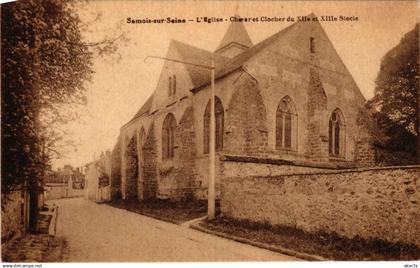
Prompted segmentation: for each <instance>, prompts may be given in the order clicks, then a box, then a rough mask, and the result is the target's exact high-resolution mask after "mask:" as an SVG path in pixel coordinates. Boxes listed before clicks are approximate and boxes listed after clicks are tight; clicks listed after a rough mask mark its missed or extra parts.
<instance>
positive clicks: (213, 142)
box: [207, 54, 216, 220]
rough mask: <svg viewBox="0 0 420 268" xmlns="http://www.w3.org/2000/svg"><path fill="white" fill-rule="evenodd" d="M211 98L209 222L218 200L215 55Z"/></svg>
mask: <svg viewBox="0 0 420 268" xmlns="http://www.w3.org/2000/svg"><path fill="white" fill-rule="evenodd" d="M211 67H212V69H211V96H210V148H209V149H210V150H209V179H208V181H209V182H208V183H209V187H208V197H207V217H208V219H209V220H213V219H214V218H215V215H216V212H215V207H216V204H215V203H216V198H215V188H216V187H215V179H214V168H215V166H214V164H215V154H216V149H215V145H216V133H215V132H216V131H215V128H216V124H215V116H214V103H215V101H214V95H215V93H214V91H215V90H214V69H215V68H214V55H213V54H212V55H211Z"/></svg>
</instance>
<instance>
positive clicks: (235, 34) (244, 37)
mask: <svg viewBox="0 0 420 268" xmlns="http://www.w3.org/2000/svg"><path fill="white" fill-rule="evenodd" d="M230 43H237V44H240V45H243V46H245V47H252V41H251V38H249V35H248V32H247V31H246V29H245V25H244V24H243V23H242V22H232V23H231V24H230V25H229V28H228V29H227V31H226V33H225V36H224V37H223V39H222V42H220V44H219V46H218V47H217V49H216V51H217V50H219V49H222V48H224V47H226V46H227V45H229V44H230Z"/></svg>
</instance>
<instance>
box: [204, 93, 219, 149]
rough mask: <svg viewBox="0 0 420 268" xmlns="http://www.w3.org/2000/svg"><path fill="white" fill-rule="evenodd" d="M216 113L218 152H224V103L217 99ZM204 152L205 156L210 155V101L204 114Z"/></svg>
mask: <svg viewBox="0 0 420 268" xmlns="http://www.w3.org/2000/svg"><path fill="white" fill-rule="evenodd" d="M214 100H215V103H214V104H215V111H214V114H215V116H216V129H215V131H216V140H215V141H216V151H221V150H223V127H224V110H223V105H222V101H221V100H220V99H219V98H218V97H215V98H214ZM203 135H204V137H203V138H204V150H203V152H204V153H205V154H208V153H209V149H210V101H209V102H208V103H207V106H206V111H205V112H204V132H203Z"/></svg>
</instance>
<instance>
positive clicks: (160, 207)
mask: <svg viewBox="0 0 420 268" xmlns="http://www.w3.org/2000/svg"><path fill="white" fill-rule="evenodd" d="M107 204H108V205H110V206H113V207H116V208H121V209H126V210H128V211H131V212H135V213H138V214H142V215H145V216H148V217H152V218H156V219H159V220H163V221H168V222H172V223H175V224H181V223H183V222H186V221H190V220H193V219H196V218H199V217H202V216H205V215H206V213H207V201H206V200H203V201H198V200H194V201H179V202H174V201H170V200H162V199H154V200H146V201H138V200H114V201H111V202H110V203H107Z"/></svg>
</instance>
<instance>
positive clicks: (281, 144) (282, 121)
mask: <svg viewBox="0 0 420 268" xmlns="http://www.w3.org/2000/svg"><path fill="white" fill-rule="evenodd" d="M296 118H297V115H296V109H295V107H294V105H293V102H292V100H291V99H290V98H289V97H284V98H283V99H282V100H281V101H280V104H279V106H278V107H277V112H276V149H295V148H296V140H295V136H296V135H295V134H296V130H295V129H296V126H297V124H296Z"/></svg>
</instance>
